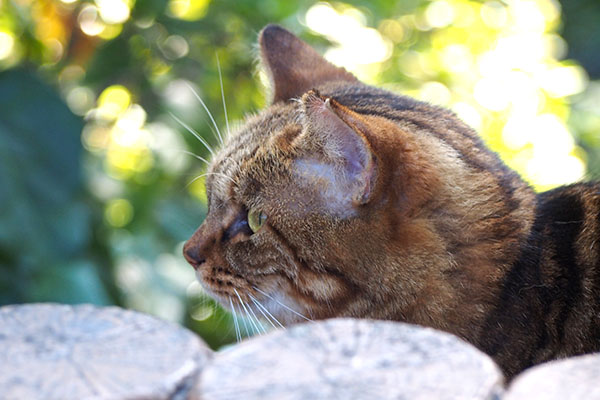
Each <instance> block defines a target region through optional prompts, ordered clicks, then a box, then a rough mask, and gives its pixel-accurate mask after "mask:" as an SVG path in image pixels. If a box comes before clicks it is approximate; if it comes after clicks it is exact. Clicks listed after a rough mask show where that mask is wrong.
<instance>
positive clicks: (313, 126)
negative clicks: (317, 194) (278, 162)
mask: <svg viewBox="0 0 600 400" xmlns="http://www.w3.org/2000/svg"><path fill="white" fill-rule="evenodd" d="M302 103H303V105H304V125H305V126H304V128H305V130H304V133H303V135H301V136H300V137H299V141H300V143H298V144H299V146H301V147H302V148H303V153H304V156H302V157H300V158H299V159H298V160H296V168H297V172H299V174H300V175H301V176H304V177H306V178H308V179H309V180H311V181H313V182H321V183H322V184H323V186H322V190H321V193H322V194H324V195H325V197H327V199H326V200H328V201H330V204H331V205H332V207H338V208H339V207H341V208H342V209H344V208H346V209H350V208H353V207H356V206H360V205H364V204H366V203H368V202H369V200H370V199H371V197H372V194H373V191H374V185H375V181H376V177H377V176H376V174H377V168H376V157H375V155H374V153H373V150H372V147H371V145H370V143H369V141H368V140H367V137H366V136H365V134H364V132H365V131H367V130H368V127H367V126H366V125H365V124H364V123H363V121H361V119H360V117H359V116H358V115H357V114H355V113H353V112H352V111H351V110H349V109H347V108H346V107H344V106H342V105H341V104H339V103H337V102H336V101H335V100H333V99H331V98H324V97H321V96H320V95H319V94H318V93H317V92H316V91H312V90H311V91H309V92H308V93H307V94H305V95H304V96H303V97H302Z"/></svg>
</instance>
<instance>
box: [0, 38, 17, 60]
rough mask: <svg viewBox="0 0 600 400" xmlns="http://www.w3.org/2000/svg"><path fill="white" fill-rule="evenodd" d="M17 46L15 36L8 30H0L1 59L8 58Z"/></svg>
mask: <svg viewBox="0 0 600 400" xmlns="http://www.w3.org/2000/svg"><path fill="white" fill-rule="evenodd" d="M14 46H15V38H14V36H13V35H12V34H11V33H10V32H7V31H0V60H3V59H5V58H8V57H9V56H10V55H11V53H12V51H13V48H14Z"/></svg>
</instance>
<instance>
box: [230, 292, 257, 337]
mask: <svg viewBox="0 0 600 400" xmlns="http://www.w3.org/2000/svg"><path fill="white" fill-rule="evenodd" d="M233 291H234V292H235V295H236V296H237V298H238V299H239V301H240V305H241V306H242V308H243V309H244V312H245V313H246V316H247V317H248V320H249V321H250V324H251V325H252V327H253V329H254V332H255V333H258V334H260V330H259V329H258V326H257V325H256V324H255V323H254V321H253V320H252V317H251V316H250V313H249V312H248V309H247V308H246V305H245V304H244V302H243V301H242V297H241V296H240V294H239V293H238V291H237V289H236V288H233Z"/></svg>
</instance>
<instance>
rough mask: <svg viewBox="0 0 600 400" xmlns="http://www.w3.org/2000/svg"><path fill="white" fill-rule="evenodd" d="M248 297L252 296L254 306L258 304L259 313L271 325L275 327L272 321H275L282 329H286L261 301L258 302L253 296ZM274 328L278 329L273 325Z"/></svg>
mask: <svg viewBox="0 0 600 400" xmlns="http://www.w3.org/2000/svg"><path fill="white" fill-rule="evenodd" d="M248 296H250V298H251V299H252V301H253V302H254V304H256V306H257V307H258V311H260V312H261V314H262V315H264V316H265V318H266V320H267V321H269V322H270V323H271V325H273V323H272V322H271V319H272V320H273V321H275V322H276V323H277V325H279V326H280V327H281V328H283V329H285V327H284V326H283V325H282V324H281V322H279V321H278V320H277V318H275V317H274V316H273V314H271V313H270V312H269V310H267V308H266V307H265V306H263V305H262V304H261V303H260V301H258V300H256V299H255V298H254V297H253V296H252V295H251V294H249V295H248ZM265 313H266V314H265ZM267 315H268V316H269V317H271V319H269V317H267ZM273 328H277V327H276V326H275V325H273Z"/></svg>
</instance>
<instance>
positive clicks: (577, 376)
mask: <svg viewBox="0 0 600 400" xmlns="http://www.w3.org/2000/svg"><path fill="white" fill-rule="evenodd" d="M503 399H504V400H582V399H585V400H600V353H596V354H590V355H586V356H580V357H572V358H567V359H564V360H559V361H552V362H548V363H545V364H540V365H538V366H536V367H533V368H530V369H528V370H526V371H525V372H522V373H521V374H520V375H518V376H517V377H516V378H515V379H514V380H513V382H512V383H511V385H510V386H509V389H508V392H507V393H506V396H505V397H504V398H503Z"/></svg>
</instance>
